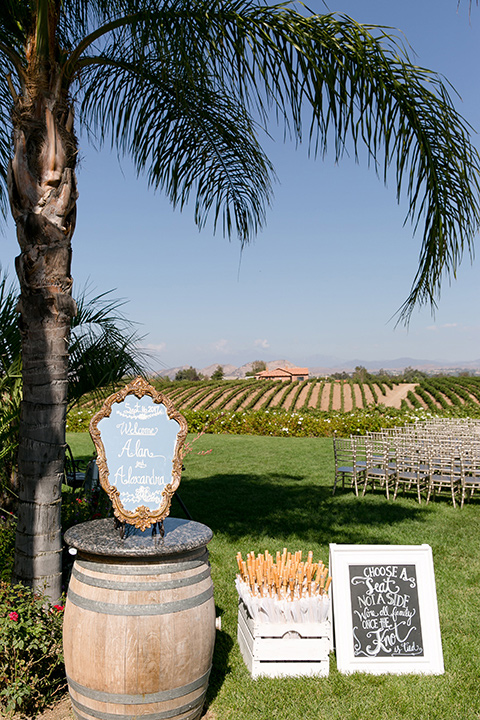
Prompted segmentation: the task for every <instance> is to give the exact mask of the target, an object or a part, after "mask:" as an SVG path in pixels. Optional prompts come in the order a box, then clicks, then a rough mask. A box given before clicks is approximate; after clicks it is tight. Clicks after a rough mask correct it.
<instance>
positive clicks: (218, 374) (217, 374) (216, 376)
mask: <svg viewBox="0 0 480 720" xmlns="http://www.w3.org/2000/svg"><path fill="white" fill-rule="evenodd" d="M224 374H225V373H224V372H223V368H222V366H221V365H217V367H216V369H215V370H214V371H213V373H212V377H211V379H212V380H223V376H224Z"/></svg>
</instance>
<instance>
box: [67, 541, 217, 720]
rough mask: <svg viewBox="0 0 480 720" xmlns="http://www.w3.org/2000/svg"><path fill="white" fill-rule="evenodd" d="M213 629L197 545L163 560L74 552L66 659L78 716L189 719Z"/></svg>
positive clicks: (199, 703)
mask: <svg viewBox="0 0 480 720" xmlns="http://www.w3.org/2000/svg"><path fill="white" fill-rule="evenodd" d="M214 636H215V605H214V600H213V585H212V580H211V576H210V567H209V564H208V553H207V552H206V549H205V548H201V549H200V550H196V551H193V552H190V553H183V554H179V555H177V556H175V557H166V558H162V559H161V561H159V560H156V561H139V560H136V559H130V558H128V559H125V558H122V559H121V560H114V561H112V559H111V558H107V559H105V558H104V557H96V556H92V555H83V556H82V554H80V555H79V557H78V559H77V560H76V562H75V565H74V570H73V573H72V578H71V581H70V586H69V591H68V597H67V604H66V609H65V628H64V637H65V638H66V642H65V666H66V670H67V676H68V679H69V690H70V695H71V698H72V704H73V707H74V711H75V713H76V715H77V717H78V718H81V720H130V719H131V720H133V718H137V717H144V718H146V719H148V720H167V719H168V720H170V719H171V720H173V719H174V720H195V719H196V718H198V717H199V716H200V714H201V710H202V707H203V701H204V696H205V692H206V689H207V684H208V676H209V672H210V667H211V659H212V654H213V644H214Z"/></svg>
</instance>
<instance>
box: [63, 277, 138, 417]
mask: <svg viewBox="0 0 480 720" xmlns="http://www.w3.org/2000/svg"><path fill="white" fill-rule="evenodd" d="M112 292H113V291H108V292H104V293H100V294H99V295H95V296H91V294H90V293H89V291H88V288H84V289H83V290H82V291H81V292H80V293H79V295H78V298H77V300H76V304H77V315H76V317H75V318H74V320H73V321H72V331H71V335H70V344H69V386H68V402H69V406H70V407H72V406H73V405H75V403H77V402H78V401H79V400H80V399H81V398H82V397H83V396H84V395H85V394H87V393H93V394H95V395H98V396H99V397H103V396H104V395H105V393H106V392H108V391H109V390H110V389H112V388H114V387H115V385H116V383H118V382H119V381H120V380H121V379H122V378H123V377H125V375H144V374H145V372H146V371H147V369H148V355H147V354H146V353H145V352H144V351H142V350H141V349H140V347H139V346H140V343H141V341H142V340H143V337H142V336H141V335H139V334H138V332H137V330H136V329H135V327H134V323H132V322H131V321H130V320H128V319H127V318H126V317H125V316H124V314H123V313H122V311H121V308H122V306H123V305H124V304H125V301H122V300H119V299H118V298H114V297H113V296H112Z"/></svg>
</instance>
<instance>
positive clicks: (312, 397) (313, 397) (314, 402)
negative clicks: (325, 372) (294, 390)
mask: <svg viewBox="0 0 480 720" xmlns="http://www.w3.org/2000/svg"><path fill="white" fill-rule="evenodd" d="M321 387H322V383H319V382H318V383H316V384H315V387H314V388H313V392H312V394H311V395H310V400H309V402H308V407H311V408H316V407H317V402H318V393H319V392H320V388H321Z"/></svg>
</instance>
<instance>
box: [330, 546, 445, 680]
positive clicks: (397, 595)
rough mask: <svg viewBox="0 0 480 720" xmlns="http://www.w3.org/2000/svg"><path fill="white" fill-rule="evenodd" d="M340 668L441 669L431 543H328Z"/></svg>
mask: <svg viewBox="0 0 480 720" xmlns="http://www.w3.org/2000/svg"><path fill="white" fill-rule="evenodd" d="M330 572H331V574H332V578H333V582H332V595H333V612H334V627H335V637H336V651H337V666H338V669H339V670H340V671H341V672H354V671H360V672H370V673H375V674H379V673H408V672H419V673H433V674H441V673H443V657H442V646H441V638H440V627H439V622H438V609H437V599H436V592H435V578H434V573H433V559H432V553H431V548H430V547H429V546H428V545H419V546H416V545H414V546H411V545H400V546H399V545H394V546H392V545H334V544H332V545H331V546H330Z"/></svg>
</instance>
